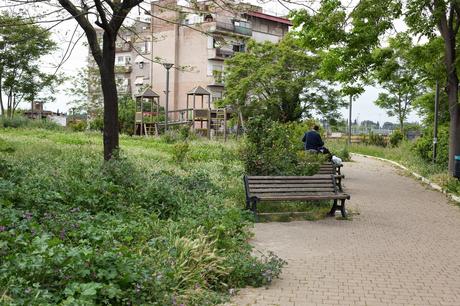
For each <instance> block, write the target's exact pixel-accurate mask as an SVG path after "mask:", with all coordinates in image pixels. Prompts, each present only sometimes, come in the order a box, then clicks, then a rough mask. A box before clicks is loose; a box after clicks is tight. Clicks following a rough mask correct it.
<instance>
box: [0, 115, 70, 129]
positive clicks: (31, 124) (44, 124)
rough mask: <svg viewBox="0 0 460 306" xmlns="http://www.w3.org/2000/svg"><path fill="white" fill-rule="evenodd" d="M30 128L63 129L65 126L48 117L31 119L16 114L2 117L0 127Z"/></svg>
mask: <svg viewBox="0 0 460 306" xmlns="http://www.w3.org/2000/svg"><path fill="white" fill-rule="evenodd" d="M2 127H3V128H30V129H46V130H62V129H63V127H62V126H60V125H59V124H57V123H56V122H54V121H51V120H48V119H42V120H38V119H35V120H33V119H29V118H27V117H23V116H14V117H12V118H7V117H4V116H1V117H0V128H2Z"/></svg>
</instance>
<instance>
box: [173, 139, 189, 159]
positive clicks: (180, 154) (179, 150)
mask: <svg viewBox="0 0 460 306" xmlns="http://www.w3.org/2000/svg"><path fill="white" fill-rule="evenodd" d="M189 150H190V148H189V144H188V142H186V141H183V142H178V143H176V144H174V146H173V150H172V154H173V161H174V162H176V163H179V164H182V163H183V162H184V161H185V160H186V158H187V153H188V152H189Z"/></svg>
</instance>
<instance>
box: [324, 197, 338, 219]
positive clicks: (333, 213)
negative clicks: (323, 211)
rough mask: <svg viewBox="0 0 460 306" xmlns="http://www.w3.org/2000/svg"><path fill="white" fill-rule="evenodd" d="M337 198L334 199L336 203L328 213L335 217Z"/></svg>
mask: <svg viewBox="0 0 460 306" xmlns="http://www.w3.org/2000/svg"><path fill="white" fill-rule="evenodd" d="M337 208H338V207H337V200H334V204H333V205H332V208H331V210H330V211H329V213H328V214H327V215H328V216H329V217H334V216H335V211H336V210H337Z"/></svg>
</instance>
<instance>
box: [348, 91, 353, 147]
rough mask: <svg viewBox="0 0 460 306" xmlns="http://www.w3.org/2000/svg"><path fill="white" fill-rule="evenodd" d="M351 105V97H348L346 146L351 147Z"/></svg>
mask: <svg viewBox="0 0 460 306" xmlns="http://www.w3.org/2000/svg"><path fill="white" fill-rule="evenodd" d="M352 104H353V95H350V104H349V106H348V109H349V114H348V145H351V115H352V111H351V110H352V109H351V108H352Z"/></svg>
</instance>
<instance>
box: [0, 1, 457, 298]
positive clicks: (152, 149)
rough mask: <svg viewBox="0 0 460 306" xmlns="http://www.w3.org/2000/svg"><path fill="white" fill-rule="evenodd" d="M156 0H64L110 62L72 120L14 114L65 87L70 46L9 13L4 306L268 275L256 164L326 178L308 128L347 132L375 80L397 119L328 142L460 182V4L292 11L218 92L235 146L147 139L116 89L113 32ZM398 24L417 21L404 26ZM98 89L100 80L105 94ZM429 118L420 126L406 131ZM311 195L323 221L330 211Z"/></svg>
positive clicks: (162, 294) (0, 207)
mask: <svg viewBox="0 0 460 306" xmlns="http://www.w3.org/2000/svg"><path fill="white" fill-rule="evenodd" d="M30 2H31V3H33V2H34V1H30ZM141 2H142V0H121V1H104V2H103V1H100V0H94V1H92V3H93V4H94V5H91V6H88V4H87V3H85V2H82V3H80V4H78V3H77V4H75V3H72V1H71V0H58V2H57V3H56V5H57V6H59V7H60V8H61V9H64V10H65V11H67V12H68V13H70V15H71V16H73V18H75V19H76V20H77V22H78V24H79V26H80V27H82V28H83V30H84V33H85V35H86V37H87V39H88V44H89V48H90V51H91V54H92V56H93V57H94V59H95V61H96V64H97V67H98V68H97V69H98V71H96V72H98V73H99V76H97V77H96V79H91V77H92V76H94V75H95V74H94V71H93V72H92V73H90V72H89V71H82V72H80V74H79V76H78V77H77V78H76V79H75V80H74V81H75V86H74V87H73V88H72V89H71V91H70V94H71V95H72V96H73V98H74V101H73V105H72V106H73V107H74V117H73V118H72V116H69V119H70V120H69V122H70V124H69V125H68V127H60V126H58V125H57V124H55V123H52V122H50V121H48V120H29V119H26V118H24V117H22V116H15V115H14V112H15V110H16V108H17V106H18V103H19V102H20V101H28V102H31V101H35V100H36V99H37V98H38V97H39V96H40V94H42V95H43V93H44V92H46V91H47V90H50V91H52V90H53V88H54V87H53V84H55V83H56V82H57V81H58V79H59V76H58V75H57V74H51V75H48V74H44V73H42V72H41V71H40V69H39V65H38V62H39V59H40V58H41V57H42V56H43V55H46V54H49V53H50V52H51V51H53V50H54V49H55V48H56V43H54V42H53V41H51V40H50V33H49V31H46V30H44V29H43V28H41V27H38V26H37V25H34V24H33V23H34V21H33V20H32V21H31V22H30V23H27V22H23V19H21V18H20V17H18V16H12V15H7V14H3V15H2V16H1V18H0V23H2V24H12V25H13V24H14V27H0V37H1V38H2V40H1V41H0V43H1V44H0V102H1V103H0V104H1V108H2V117H1V118H0V258H1V260H0V304H16V305H53V304H62V305H86V304H107V305H112V304H117V305H119V304H129V305H133V304H135V305H170V304H172V305H180V304H184V305H214V304H218V303H220V302H223V301H225V300H226V299H227V298H228V296H229V294H232V293H233V292H234V290H235V289H237V288H241V287H244V286H248V285H249V286H263V285H267V284H269V283H270V282H271V280H272V279H273V278H275V277H277V276H279V274H280V273H281V269H282V267H283V266H284V264H285V262H284V261H283V260H282V259H280V258H278V257H276V255H274V254H272V253H268V254H259V253H258V252H257V250H255V249H253V248H252V247H251V245H250V244H249V239H250V238H251V232H250V227H251V225H252V223H253V216H252V215H251V214H250V213H248V212H246V211H245V210H244V209H243V208H244V203H245V194H244V189H243V188H244V187H243V183H242V180H241V178H242V176H243V175H244V174H250V175H312V174H314V173H315V172H316V170H317V169H318V167H319V165H320V164H321V163H323V162H324V161H325V157H324V156H322V155H314V154H307V153H306V152H304V151H303V147H302V142H301V141H300V140H301V138H302V134H303V133H304V132H305V131H307V130H309V129H310V128H311V126H312V125H313V124H314V123H316V124H318V121H317V119H315V118H318V117H319V119H321V120H322V121H323V122H324V121H325V122H327V123H328V124H329V127H332V129H336V130H340V129H343V128H344V127H345V126H346V122H345V121H344V120H342V118H340V115H339V112H338V111H339V109H340V108H341V107H344V106H346V105H347V104H346V102H345V97H347V98H349V101H350V102H349V103H352V101H353V99H356V98H357V97H358V96H359V95H360V94H362V93H363V91H364V87H365V86H367V85H371V84H378V85H379V86H380V87H381V88H382V90H383V92H382V93H380V95H379V97H378V99H377V100H376V101H375V103H376V104H377V105H378V106H380V107H381V108H383V109H384V110H386V111H387V113H388V114H389V115H390V116H394V117H396V118H397V121H398V123H399V130H394V131H393V133H392V134H391V135H390V136H389V137H384V136H382V135H379V134H375V133H372V131H371V130H372V127H375V126H378V127H380V123H374V122H371V121H367V122H366V123H365V125H364V124H362V125H363V126H364V129H365V130H366V133H365V134H366V135H361V140H362V143H361V144H359V145H358V144H353V145H349V146H347V145H346V144H345V143H344V142H342V141H329V142H327V143H326V146H327V147H329V148H330V149H331V151H332V152H333V153H334V154H335V155H337V156H339V157H340V158H342V159H343V160H345V161H346V160H349V152H355V153H362V154H367V155H373V156H377V157H383V158H388V159H391V160H394V161H397V162H400V163H402V164H403V165H405V166H407V167H408V168H409V169H411V170H413V171H415V172H417V173H420V174H421V175H423V176H426V177H429V178H430V179H432V180H433V181H435V182H437V183H439V184H440V185H441V186H442V187H443V188H445V189H447V190H449V191H451V192H453V193H456V194H460V184H459V183H458V181H455V180H454V179H452V178H451V176H450V175H449V173H448V172H447V169H449V171H450V172H451V171H452V167H453V164H452V160H453V155H454V154H457V155H459V154H460V135H459V133H460V106H459V102H458V83H459V81H458V75H457V45H458V43H457V41H456V38H457V36H458V30H459V28H460V6H459V3H458V2H456V1H443V0H440V1H420V0H410V1H406V2H404V3H402V2H400V1H397V0H380V1H377V0H361V1H358V2H356V3H355V2H354V3H353V4H350V5H346V4H344V3H342V1H339V0H322V1H321V2H320V3H319V4H318V7H317V8H314V9H308V8H305V9H300V10H294V11H292V12H291V15H290V18H291V19H292V21H293V24H294V26H295V28H294V30H293V31H292V32H291V33H289V34H288V35H286V37H285V38H284V39H282V40H281V41H280V42H279V43H278V44H274V43H270V42H265V43H256V42H254V41H249V42H248V44H247V50H246V52H238V53H236V54H235V55H234V56H233V57H231V58H229V59H227V60H226V61H225V64H226V66H225V73H224V75H223V78H224V82H225V88H226V95H225V96H224V97H223V99H222V100H221V101H219V102H218V103H219V105H220V106H222V107H223V106H230V107H231V109H232V110H233V111H234V114H236V115H237V116H238V120H240V121H241V123H244V131H245V135H244V136H243V137H242V138H240V139H231V140H230V141H228V142H226V143H219V142H211V141H207V140H204V139H198V136H196V135H193V134H192V133H191V131H190V129H189V128H188V127H184V128H179V129H178V130H170V131H167V132H165V133H164V134H163V135H162V136H160V137H155V138H141V137H136V136H134V137H133V136H132V134H133V128H134V117H135V107H134V105H135V101H134V100H133V98H132V97H131V96H125V95H122V94H119V93H118V92H117V86H116V78H115V68H114V59H115V40H116V37H117V33H118V30H119V29H120V27H121V25H122V23H123V21H124V19H125V18H126V16H127V15H128V14H129V12H130V10H131V9H132V8H134V7H136V6H138V5H139V4H140V3H141ZM108 10H110V11H111V13H110V14H107V11H108ZM89 14H90V15H94V16H97V18H96V19H95V20H94V22H93V21H92V20H91V18H87V15H89ZM61 17H62V16H61ZM395 20H399V21H401V20H404V21H405V23H406V25H407V27H408V28H407V31H406V32H400V33H397V34H395V31H394V30H395V28H394V23H395ZM93 23H94V24H93ZM96 26H97V27H99V28H101V29H102V30H103V34H102V38H100V37H99V38H98V37H97V34H96ZM438 32H439V33H438ZM418 38H420V39H419V40H418ZM98 39H99V40H98ZM99 42H100V43H99ZM436 83H438V84H439V85H440V88H441V92H440V96H439V98H440V108H439V118H440V122H441V125H440V127H439V134H438V158H437V160H436V162H435V163H433V162H432V152H433V145H432V138H433V124H432V123H433V120H434V106H433V100H434V95H435V84H436ZM88 86H94V87H98V86H99V87H101V88H102V93H99V94H98V95H97V96H92V97H90V96H89V95H90V93H89V92H90V91H88V90H87V89H88ZM91 93H92V94H94V93H97V91H91ZM49 96H52V95H49ZM3 97H7V102H6V109H4V103H3V100H1V99H3ZM350 106H351V105H350ZM410 111H417V112H418V113H419V114H420V116H421V117H422V118H423V119H422V120H423V121H422V124H421V125H420V126H419V125H417V126H416V125H411V124H408V123H407V122H406V119H407V115H408V113H409V112H410ZM75 112H76V113H78V114H80V115H82V114H84V115H85V116H86V117H87V118H90V120H88V121H84V120H81V119H78V118H77V117H76V116H75ZM17 115H19V114H17ZM157 119H158V118H157ZM363 123H364V122H363ZM385 125H386V126H387V127H388V126H390V125H391V124H389V123H388V124H387V123H385V124H384V125H383V127H385ZM414 129H417V130H418V131H419V132H421V135H420V136H419V137H418V138H417V139H416V140H414V141H409V140H407V139H406V134H407V132H410V131H412V130H414ZM367 131H369V132H367ZM101 132H102V135H101ZM324 132H325V131H324V130H321V133H323V135H324ZM101 138H103V141H102V142H101V141H100V139H101ZM120 140H121V141H120ZM120 144H121V146H120ZM101 155H103V156H104V160H101V158H100V157H101ZM293 205H294V206H295V205H296V204H295V203H294V204H293ZM266 207H268V208H262V207H261V209H268V212H270V211H271V209H272V208H270V206H269V205H267V206H266ZM279 207H280V209H281V210H282V211H283V210H289V209H292V206H291V207H288V206H283V205H280V206H279ZM303 207H304V208H305V209H306V210H310V211H313V215H314V216H313V217H311V219H317V218H322V217H323V216H324V212H325V209H327V205H326V206H324V207H323V206H321V205H319V206H315V208H313V206H309V205H308V204H307V205H304V206H303ZM317 207H319V208H317ZM295 208H296V209H297V208H298V207H295Z"/></svg>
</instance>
